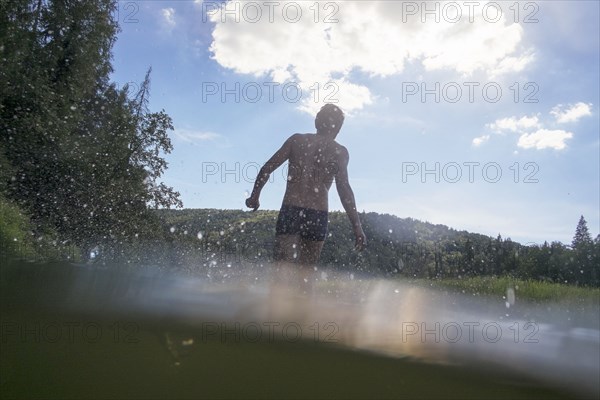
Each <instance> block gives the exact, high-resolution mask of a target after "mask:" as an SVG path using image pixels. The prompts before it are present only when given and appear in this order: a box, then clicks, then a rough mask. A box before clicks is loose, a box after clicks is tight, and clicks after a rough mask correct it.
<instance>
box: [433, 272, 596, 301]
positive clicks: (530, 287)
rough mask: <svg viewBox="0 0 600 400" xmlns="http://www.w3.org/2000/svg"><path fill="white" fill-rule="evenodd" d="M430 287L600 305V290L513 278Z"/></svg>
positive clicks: (456, 281)
mask: <svg viewBox="0 0 600 400" xmlns="http://www.w3.org/2000/svg"><path fill="white" fill-rule="evenodd" d="M427 282H428V283H433V284H432V285H431V286H433V287H437V288H447V289H451V290H455V291H456V292H460V293H465V294H475V295H491V296H506V292H507V290H508V289H509V288H512V289H513V290H514V293H515V296H517V297H518V298H520V299H524V300H528V301H533V302H568V303H581V302H595V303H596V304H598V303H600V288H590V287H582V286H573V285H567V284H561V283H551V282H540V281H535V280H530V279H527V280H524V279H517V278H512V277H490V276H483V277H472V278H464V279H442V280H436V281H427Z"/></svg>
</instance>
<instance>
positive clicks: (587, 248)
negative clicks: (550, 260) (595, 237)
mask: <svg viewBox="0 0 600 400" xmlns="http://www.w3.org/2000/svg"><path fill="white" fill-rule="evenodd" d="M571 247H572V249H573V252H574V257H573V261H574V265H573V267H572V269H571V271H572V273H573V278H572V279H573V281H574V283H583V284H593V281H594V280H595V270H596V269H597V267H596V266H595V265H594V257H593V252H594V246H593V241H592V236H591V235H590V232H589V230H588V227H587V222H586V221H585V218H584V217H583V215H582V216H581V217H580V218H579V223H578V224H577V228H576V229H575V236H574V237H573V242H572V244H571Z"/></svg>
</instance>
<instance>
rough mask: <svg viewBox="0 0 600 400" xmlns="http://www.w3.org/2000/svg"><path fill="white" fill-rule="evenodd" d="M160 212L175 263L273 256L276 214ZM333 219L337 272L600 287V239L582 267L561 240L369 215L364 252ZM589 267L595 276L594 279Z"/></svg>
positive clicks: (343, 222)
mask: <svg viewBox="0 0 600 400" xmlns="http://www.w3.org/2000/svg"><path fill="white" fill-rule="evenodd" d="M157 213H158V214H159V215H160V217H161V219H162V220H163V226H164V227H163V233H164V234H165V237H167V238H168V240H169V241H170V243H171V247H170V249H171V250H172V255H171V258H170V262H171V263H172V265H181V266H184V265H188V266H189V265H192V266H196V267H199V266H203V267H205V266H207V265H210V264H211V263H215V264H221V265H222V264H225V263H228V262H235V263H243V262H245V263H248V262H251V263H254V264H256V263H261V262H266V261H268V260H269V259H270V257H271V252H272V245H273V240H274V235H275V222H276V219H277V212H276V211H257V212H245V211H237V210H214V209H211V210H209V209H198V210H190V209H187V210H181V211H179V210H159V211H157ZM329 220H330V224H329V234H328V237H327V239H326V242H325V246H324V248H323V253H322V255H321V265H323V266H328V267H331V268H334V269H337V270H348V271H355V272H362V273H368V274H376V275H383V276H386V277H405V278H411V279H415V278H433V279H459V280H461V279H469V278H472V277H484V276H485V277H502V276H505V277H510V279H520V280H525V281H528V280H535V281H540V282H548V283H568V284H575V285H588V286H599V283H598V281H597V280H594V279H593V277H594V276H598V268H599V266H598V262H597V261H594V260H597V259H598V258H597V254H598V251H599V248H600V240H596V241H595V243H594V244H593V246H594V247H593V250H594V252H595V253H594V254H596V255H595V256H594V257H596V258H593V259H589V260H588V259H587V258H586V259H585V260H587V262H588V264H585V265H584V266H583V267H582V264H578V263H577V260H578V258H577V257H578V256H577V249H571V248H569V247H568V246H565V245H563V244H562V243H560V242H553V243H551V244H548V243H544V244H543V245H542V246H537V245H531V246H524V245H521V244H519V243H517V242H513V241H512V240H511V239H510V238H507V239H503V238H502V236H500V235H498V236H497V237H496V238H492V237H489V236H485V235H480V234H476V233H469V232H465V231H456V230H454V229H451V228H448V227H446V226H444V225H433V224H430V223H427V222H422V221H418V220H415V219H412V218H405V219H402V218H398V217H396V216H393V215H388V214H377V213H363V214H362V215H361V221H362V223H363V228H364V231H365V233H366V235H367V237H368V238H369V242H368V247H367V249H366V250H365V251H364V252H363V253H357V252H356V251H354V250H353V246H354V237H353V236H352V230H351V228H350V224H349V222H348V218H347V216H346V214H345V213H342V212H330V213H329ZM199 234H200V236H199ZM594 263H595V264H594ZM584 268H585V269H584ZM586 269H587V270H589V271H593V272H591V273H589V274H586V273H585V270H586ZM582 271H583V272H582ZM594 274H596V275H594Z"/></svg>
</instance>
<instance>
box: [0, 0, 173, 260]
mask: <svg viewBox="0 0 600 400" xmlns="http://www.w3.org/2000/svg"><path fill="white" fill-rule="evenodd" d="M115 6H116V2H115V1H113V0H90V1H85V2H80V1H70V0H55V1H51V2H43V1H40V0H37V1H33V0H30V1H26V0H15V1H10V2H2V3H0V43H2V45H0V55H1V57H0V78H1V79H0V164H3V171H2V173H0V179H2V180H3V182H2V184H0V189H2V190H3V191H5V192H6V195H7V196H8V197H10V198H12V199H14V200H16V201H17V202H18V203H19V205H20V206H21V207H22V208H24V209H25V210H27V212H28V213H29V214H30V215H31V216H32V218H33V219H34V220H35V221H36V222H37V224H44V223H49V224H50V225H52V226H54V227H55V228H56V229H57V231H58V232H59V233H60V234H61V235H62V236H63V238H65V239H67V240H69V241H71V242H75V243H78V244H80V245H82V246H83V247H86V246H93V245H97V244H99V242H103V243H113V244H118V243H121V242H123V241H126V240H129V239H130V238H132V237H134V235H135V234H143V233H149V232H155V231H156V224H157V223H158V220H157V219H156V218H155V216H154V214H151V213H149V208H156V207H170V206H181V202H180V200H179V198H178V193H177V192H175V191H174V190H173V189H172V188H169V187H167V186H165V185H164V184H162V183H160V182H159V181H158V180H159V178H160V176H161V175H162V173H163V172H164V170H165V169H166V167H167V164H166V162H165V160H164V159H163V157H162V155H163V154H164V153H168V152H170V151H171V150H172V145H171V143H170V140H169V138H168V135H167V133H168V131H169V130H171V129H173V125H172V121H171V118H170V117H169V116H168V115H167V114H166V113H165V112H164V110H163V111H160V112H157V113H153V112H150V110H149V107H148V104H149V103H148V102H149V94H150V93H149V88H150V70H149V71H148V73H147V75H146V78H145V79H144V82H143V83H142V86H141V89H140V91H139V92H138V93H137V95H136V96H135V97H134V98H133V99H130V98H128V96H127V88H123V89H121V90H118V89H117V88H116V87H115V85H114V84H111V83H110V82H109V75H110V73H111V72H112V65H111V59H110V58H111V49H112V46H113V44H114V42H115V39H116V34H117V32H118V25H117V22H116V21H115V20H114V19H113V10H114V7H115ZM4 164H7V168H6V170H5V169H4ZM5 171H7V172H5ZM84 253H85V251H84Z"/></svg>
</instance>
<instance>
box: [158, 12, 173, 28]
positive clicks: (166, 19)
mask: <svg viewBox="0 0 600 400" xmlns="http://www.w3.org/2000/svg"><path fill="white" fill-rule="evenodd" d="M160 14H161V16H162V23H163V25H164V26H165V27H166V28H167V29H173V28H175V25H176V23H175V9H174V8H172V7H169V8H163V9H161V10H160Z"/></svg>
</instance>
